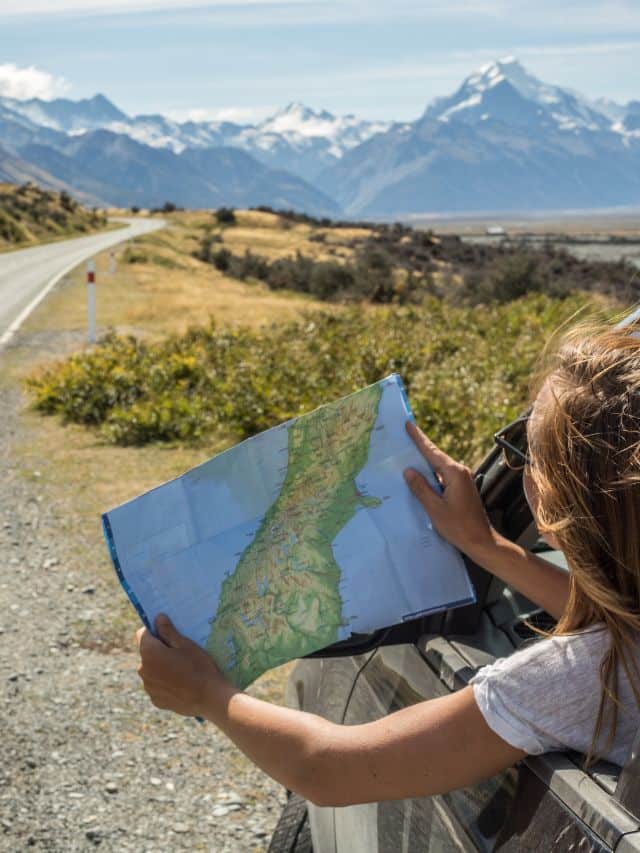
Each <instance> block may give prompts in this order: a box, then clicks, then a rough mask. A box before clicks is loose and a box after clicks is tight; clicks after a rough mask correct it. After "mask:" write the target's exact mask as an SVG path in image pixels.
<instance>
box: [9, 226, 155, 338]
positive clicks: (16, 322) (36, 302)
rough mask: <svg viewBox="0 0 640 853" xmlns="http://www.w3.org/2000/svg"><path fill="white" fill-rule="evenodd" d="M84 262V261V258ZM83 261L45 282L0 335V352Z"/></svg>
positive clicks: (114, 244)
mask: <svg viewBox="0 0 640 853" xmlns="http://www.w3.org/2000/svg"><path fill="white" fill-rule="evenodd" d="M163 227H164V225H161V226H160V227H159V228H153V229H150V231H149V233H153V231H159V230H161V228H163ZM144 233H147V232H144ZM128 239H130V238H129V237H123V238H122V240H119V241H118V242H117V243H113V244H112V245H113V246H117V245H119V243H122V242H124V241H125V240H128ZM108 248H111V247H110V246H107V247H106V248H105V249H98V250H97V251H96V252H94V253H90V254H88V255H87V257H89V258H90V257H91V254H99V253H100V252H106V251H107V249H108ZM84 260H86V258H85V259H84ZM84 260H80V261H74V262H73V263H72V264H69V266H68V267H65V268H64V269H63V270H62V272H59V273H56V274H55V275H54V276H53V278H52V279H50V281H49V282H47V284H45V286H44V288H43V289H42V290H41V291H40V293H39V294H38V295H37V296H36V297H35V299H32V300H31V302H30V303H29V304H28V305H27V306H26V308H23V309H22V311H21V312H20V313H19V314H18V316H17V317H16V319H15V320H14V321H13V323H11V325H10V326H9V328H8V329H7V330H6V332H4V333H3V334H2V335H0V350H3V349H4V348H5V347H6V345H7V344H8V343H9V341H10V340H11V338H12V337H13V336H14V335H15V333H16V332H17V331H18V329H19V328H20V326H21V325H22V324H23V323H24V321H25V320H26V319H27V317H28V316H29V314H31V312H32V311H35V310H36V308H37V307H38V305H39V304H40V303H41V302H42V300H43V299H44V298H45V296H47V295H48V294H49V293H50V292H51V291H52V290H53V288H54V287H55V286H56V284H57V283H58V282H59V281H60V279H62V278H64V277H65V275H68V274H69V273H70V272H71V271H72V270H74V269H75V268H76V267H79V266H80V264H82V263H84Z"/></svg>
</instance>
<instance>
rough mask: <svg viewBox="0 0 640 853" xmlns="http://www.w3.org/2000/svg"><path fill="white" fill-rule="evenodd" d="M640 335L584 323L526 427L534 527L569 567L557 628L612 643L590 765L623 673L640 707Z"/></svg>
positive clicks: (562, 351) (557, 359)
mask: <svg viewBox="0 0 640 853" xmlns="http://www.w3.org/2000/svg"><path fill="white" fill-rule="evenodd" d="M639 331H640V326H639V325H638V324H632V325H629V326H627V327H625V328H613V327H611V326H610V325H602V324H600V325H597V326H594V325H592V324H590V325H588V326H587V325H585V324H581V325H580V326H578V327H576V328H574V329H573V330H572V331H570V332H569V333H567V334H565V336H564V338H563V342H562V344H561V346H560V347H559V348H558V350H557V352H556V354H555V356H554V357H553V358H552V360H551V363H550V364H548V366H547V370H546V377H545V391H544V393H545V404H544V405H541V406H540V407H535V408H534V417H533V418H532V422H531V424H530V429H529V438H530V455H531V465H530V475H531V478H532V479H533V482H534V484H535V487H536V489H537V491H538V496H539V506H538V508H537V513H536V514H537V516H538V519H537V520H538V524H539V526H540V528H541V532H546V533H552V534H554V536H555V537H556V540H557V541H558V543H559V545H560V547H561V548H562V551H563V552H564V554H565V556H566V559H567V562H568V565H569V569H570V587H569V589H570V591H569V598H568V601H567V606H566V608H565V611H564V613H563V615H562V617H561V618H560V620H559V621H558V624H557V626H556V628H555V629H554V631H553V632H552V633H553V634H570V633H574V632H576V631H580V630H583V629H585V628H588V627H596V626H599V625H600V626H604V627H605V628H606V629H607V630H608V637H609V639H610V642H609V646H608V649H607V651H606V653H605V655H604V657H603V659H602V663H601V667H600V680H601V685H602V692H601V696H600V705H599V708H598V714H597V718H596V721H595V726H594V732H593V739H592V742H591V747H590V750H589V755H588V757H587V763H590V762H591V761H592V760H593V758H594V757H595V756H596V755H603V754H605V753H606V752H607V751H608V749H609V748H610V746H611V744H612V743H613V739H614V737H615V733H616V725H617V721H618V708H619V699H618V674H619V671H620V669H622V670H623V671H624V673H625V674H626V676H627V678H628V679H629V682H630V684H631V687H632V690H633V693H634V695H635V699H636V702H637V703H638V706H639V707H640V670H639V667H638V659H637V649H638V637H639V636H640V337H637V335H638V333H639ZM538 408H539V409H540V411H539V412H538V411H536V409H538ZM605 732H606V740H605V743H604V746H602V747H600V746H599V744H600V741H601V738H602V736H603V734H605Z"/></svg>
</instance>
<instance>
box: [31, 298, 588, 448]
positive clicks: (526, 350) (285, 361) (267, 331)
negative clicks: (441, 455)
mask: <svg viewBox="0 0 640 853" xmlns="http://www.w3.org/2000/svg"><path fill="white" fill-rule="evenodd" d="M584 304H585V299H584V297H578V296H574V297H571V298H569V299H566V300H562V301H559V300H554V299H550V298H549V297H546V296H543V295H540V294H537V295H532V296H527V297H525V298H524V299H520V300H517V301H514V302H512V303H509V304H505V305H490V306H478V307H475V308H463V307H458V308H454V307H452V306H450V305H447V304H446V303H443V302H442V301H441V300H437V299H433V298H431V299H428V300H427V302H426V303H425V304H424V306H420V307H419V308H418V307H406V308H402V307H389V308H381V309H378V310H376V311H369V312H363V311H361V310H359V309H356V308H353V309H346V310H344V311H342V312H340V314H338V315H334V314H326V313H322V312H321V313H316V314H309V315H308V316H307V317H306V318H305V319H304V320H301V321H298V322H294V323H289V324H286V325H277V326H271V327H268V328H264V329H263V330H261V331H250V330H248V329H236V330H230V329H222V328H218V327H217V326H215V325H214V324H211V325H210V326H208V327H203V328H194V329H191V330H189V331H188V332H187V333H185V334H184V335H180V336H177V335H173V336H171V337H169V338H167V339H166V340H164V341H161V342H158V343H149V342H143V341H140V340H137V339H135V338H133V337H126V338H125V337H117V336H115V335H110V336H108V337H106V338H105V339H104V340H103V341H102V342H101V343H100V344H99V345H98V346H97V347H95V348H94V349H93V350H91V351H88V352H85V353H82V354H78V355H74V356H72V357H71V358H69V359H67V360H65V361H62V362H59V363H57V364H54V365H52V366H50V367H48V368H46V369H45V370H43V371H42V372H40V373H38V374H36V375H34V376H32V377H31V379H30V380H29V387H30V390H31V392H32V394H33V399H34V404H35V407H36V408H37V409H39V410H40V411H42V412H45V413H58V414H60V415H62V416H63V417H64V418H65V419H66V420H68V421H73V422H75V423H81V424H85V425H87V426H91V427H97V428H98V429H99V430H100V432H101V434H102V436H103V438H104V439H105V440H106V441H108V442H113V443H116V444H124V445H126V444H144V443H147V442H152V441H181V442H185V441H201V440H203V439H205V438H207V437H208V436H211V435H212V434H213V433H217V434H218V435H220V434H224V435H228V436H231V437H235V438H244V437H247V436H250V435H253V434H254V433H256V432H259V431H260V430H263V429H266V428H268V427H270V426H274V425H275V424H277V423H280V422H281V421H284V420H286V419H287V418H290V417H293V416H295V415H299V414H301V413H303V412H307V411H310V410H311V409H313V408H314V407H315V406H318V405H320V404H321V403H324V402H327V401H329V400H332V399H335V398H337V397H340V396H342V395H344V394H348V393H350V392H351V391H354V390H356V389H357V388H361V387H363V386H364V385H367V384H370V383H372V382H375V381H377V380H378V379H380V378H382V377H384V376H385V375H387V374H389V373H391V372H394V371H395V372H398V373H400V375H401V376H402V378H403V379H404V381H405V383H406V385H407V389H408V392H409V396H410V399H411V402H412V404H413V407H414V410H415V414H416V417H417V419H418V421H419V423H420V424H421V425H422V426H423V427H424V428H425V430H426V431H427V432H428V433H430V434H431V435H432V436H433V438H434V439H436V440H437V441H439V442H440V443H441V444H442V446H443V447H444V448H445V449H446V450H449V451H450V452H452V453H454V454H455V455H456V456H459V457H460V458H464V459H467V460H469V461H471V460H474V459H476V458H477V457H478V455H479V453H480V452H482V451H483V450H485V449H486V447H487V442H488V441H489V440H490V436H491V434H492V433H493V432H494V431H495V429H497V428H498V426H500V425H501V424H503V423H505V422H506V421H507V420H509V419H510V418H512V417H513V416H515V415H516V413H518V412H519V411H520V410H521V409H522V407H523V405H524V403H525V400H526V397H527V387H528V383H529V378H530V374H531V370H532V366H533V364H534V361H535V358H536V356H537V353H538V352H539V350H540V349H541V347H542V345H543V342H544V341H545V339H546V338H547V337H548V335H549V334H550V333H551V332H552V331H553V330H554V329H555V328H556V327H557V326H558V325H559V324H560V323H561V322H562V321H564V320H565V319H566V318H568V317H570V316H571V315H572V314H573V313H574V312H575V311H576V310H577V308H578V307H580V306H581V305H584Z"/></svg>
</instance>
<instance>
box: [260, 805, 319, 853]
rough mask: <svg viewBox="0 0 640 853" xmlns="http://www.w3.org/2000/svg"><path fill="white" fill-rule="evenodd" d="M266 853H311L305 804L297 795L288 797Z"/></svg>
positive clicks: (309, 829) (309, 830) (309, 831)
mask: <svg viewBox="0 0 640 853" xmlns="http://www.w3.org/2000/svg"><path fill="white" fill-rule="evenodd" d="M268 853H313V846H312V844H311V828H310V827H309V813H308V812H307V803H306V801H305V800H303V799H302V797H300V796H298V794H290V795H289V799H288V800H287V802H286V805H285V807H284V808H283V809H282V814H281V815H280V820H279V821H278V823H277V825H276V828H275V830H274V833H273V836H272V837H271V843H270V844H269V850H268Z"/></svg>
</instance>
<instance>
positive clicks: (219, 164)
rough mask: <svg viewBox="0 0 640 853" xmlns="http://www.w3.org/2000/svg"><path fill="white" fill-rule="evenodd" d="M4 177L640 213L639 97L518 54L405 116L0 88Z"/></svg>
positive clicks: (411, 209) (250, 196)
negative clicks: (142, 106)
mask: <svg viewBox="0 0 640 853" xmlns="http://www.w3.org/2000/svg"><path fill="white" fill-rule="evenodd" d="M0 180H9V181H14V182H15V181H24V180H34V181H36V182H37V183H39V184H41V185H45V186H50V187H54V188H58V189H59V188H66V189H68V190H70V191H71V192H73V193H74V194H75V195H76V196H78V197H79V198H81V199H82V200H83V201H85V202H88V203H91V204H99V205H118V206H131V205H138V206H141V207H142V206H145V207H147V206H149V207H157V206H161V205H162V204H163V203H164V202H166V201H171V202H173V203H175V204H179V205H182V206H186V207H216V206H220V205H232V206H255V205H261V204H264V205H270V206H272V207H275V208H295V209H297V210H303V211H306V212H308V213H312V214H316V215H318V214H321V215H337V214H340V215H343V216H347V217H360V218H367V217H370V218H375V217H384V218H387V217H392V218H401V217H402V216H407V215H417V214H422V213H431V212H458V213H463V212H474V211H476V212H478V211H483V212H485V211H486V212H488V211H494V212H498V211H504V212H507V211H516V210H517V211H531V210H552V209H578V208H579V209H589V208H605V207H622V206H625V207H640V101H631V102H630V103H628V104H624V105H622V104H618V103H615V102H614V101H610V100H605V99H600V100H593V101H591V100H589V99H587V98H585V97H583V96H581V95H579V94H577V93H575V92H573V91H570V90H568V89H564V88H561V87H559V86H553V85H550V84H547V83H544V82H542V81H540V80H539V79H537V78H536V77H534V76H533V75H532V74H530V73H529V72H528V71H527V70H526V69H525V68H523V66H522V65H521V64H520V63H519V62H518V61H517V60H515V59H513V58H507V59H504V60H501V61H498V62H493V63H490V64H488V65H486V66H484V67H482V68H481V69H480V70H478V71H476V72H475V73H473V74H471V75H470V76H469V77H467V78H466V79H465V80H464V81H463V82H462V84H461V85H460V87H459V88H458V89H457V90H456V91H455V92H454V93H453V94H452V95H450V96H447V97H443V98H438V99H436V100H435V101H433V102H431V103H430V104H428V105H427V108H426V109H425V111H424V113H423V114H422V116H420V117H419V118H418V119H417V120H416V121H413V122H403V123H399V122H391V121H390V122H372V121H366V120H360V119H358V118H356V117H355V116H352V115H347V116H334V115H332V114H331V113H329V112H327V111H321V112H317V111H314V110H312V109H310V108H308V107H306V106H304V105H303V104H298V103H292V104H289V105H288V106H287V107H286V108H284V109H283V110H280V111H278V112H276V113H275V114H274V115H272V116H270V117H269V118H267V119H265V120H263V121H261V122H258V123H255V124H238V123H234V122H228V121H211V120H203V121H195V120H191V121H183V122H178V121H176V120H174V119H171V118H168V117H166V116H162V115H136V116H128V115H127V114H126V113H124V112H123V111H122V110H120V109H119V108H118V107H117V106H115V105H114V104H113V103H112V102H111V101H109V100H108V99H107V98H106V97H105V96H104V95H96V96H95V97H93V98H90V99H85V100H80V101H72V100H68V99H63V98H59V99H56V100H51V101H44V100H40V99H31V100H16V99H11V98H6V97H5V98H2V97H0Z"/></svg>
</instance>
